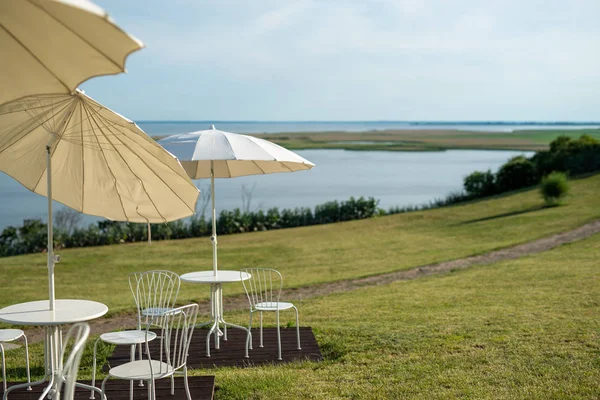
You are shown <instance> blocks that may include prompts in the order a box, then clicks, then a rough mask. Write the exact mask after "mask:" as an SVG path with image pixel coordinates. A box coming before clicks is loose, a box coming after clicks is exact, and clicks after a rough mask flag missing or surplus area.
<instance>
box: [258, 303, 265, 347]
mask: <svg viewBox="0 0 600 400" xmlns="http://www.w3.org/2000/svg"><path fill="white" fill-rule="evenodd" d="M262 322H263V313H262V311H261V312H260V345H259V346H258V347H264V346H263V329H262Z"/></svg>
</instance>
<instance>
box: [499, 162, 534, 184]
mask: <svg viewBox="0 0 600 400" xmlns="http://www.w3.org/2000/svg"><path fill="white" fill-rule="evenodd" d="M496 182H497V185H498V188H499V189H500V190H502V191H505V192H508V191H510V190H517V189H521V188H524V187H527V186H533V185H535V184H536V183H537V182H538V180H537V176H536V170H535V165H534V164H533V162H531V160H529V159H527V158H526V157H524V156H517V157H513V158H511V159H510V160H509V161H508V162H507V163H506V164H504V165H503V166H502V167H500V170H499V171H498V174H497V175H496Z"/></svg>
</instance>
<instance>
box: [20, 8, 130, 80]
mask: <svg viewBox="0 0 600 400" xmlns="http://www.w3.org/2000/svg"><path fill="white" fill-rule="evenodd" d="M27 2H28V3H29V4H31V5H33V6H35V7H37V8H39V9H41V10H43V11H44V12H45V13H46V14H47V15H49V16H50V17H52V19H53V20H55V21H56V22H58V23H59V24H60V25H62V26H63V27H64V28H66V29H67V30H68V31H70V32H71V33H72V34H74V35H75V36H77V37H78V38H79V39H80V40H81V41H82V42H84V43H85V44H87V45H88V46H90V47H91V48H92V49H94V50H95V51H96V52H98V53H99V54H100V55H102V56H103V57H104V58H106V59H107V60H109V61H110V62H111V64H113V65H114V66H115V67H117V68H118V69H119V71H121V72H123V71H124V68H122V67H121V66H120V65H119V64H117V63H116V62H115V61H114V60H113V59H112V58H110V57H109V56H107V55H106V54H105V53H104V52H102V51H101V50H100V49H98V48H97V47H96V46H94V45H93V44H91V43H90V42H89V41H87V40H85V39H84V38H83V37H82V36H81V35H80V34H78V33H77V32H75V31H74V30H73V29H71V27H69V26H68V25H65V24H64V23H63V22H62V21H61V20H59V19H58V18H56V17H55V16H54V15H52V14H51V13H49V12H48V10H46V9H45V8H43V7H40V6H39V5H37V4H34V3H33V2H32V1H31V0H27ZM107 17H108V16H106V13H105V17H104V18H103V19H104V20H105V21H107V22H109V24H110V25H111V26H113V27H115V28H116V26H115V25H114V24H112V23H110V21H108V18H107ZM118 30H119V31H121V32H122V33H125V32H123V31H122V30H121V29H118ZM136 50H138V49H135V50H133V51H136ZM129 54H131V52H129V53H128V54H127V55H126V56H125V59H126V58H127V56H128V55H129ZM94 76H96V75H94ZM89 78H91V77H88V78H86V79H84V80H83V81H81V82H79V83H82V82H84V81H86V80H88V79H89ZM61 83H62V81H61ZM65 86H66V85H65ZM77 86H79V84H77V85H75V87H77ZM67 89H69V88H68V87H67ZM69 90H70V89H69Z"/></svg>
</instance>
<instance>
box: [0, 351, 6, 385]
mask: <svg viewBox="0 0 600 400" xmlns="http://www.w3.org/2000/svg"><path fill="white" fill-rule="evenodd" d="M0 353H2V387H3V388H4V393H6V361H5V360H4V346H3V345H2V343H0Z"/></svg>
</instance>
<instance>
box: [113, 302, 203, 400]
mask: <svg viewBox="0 0 600 400" xmlns="http://www.w3.org/2000/svg"><path fill="white" fill-rule="evenodd" d="M197 317H198V304H189V305H186V306H183V307H178V308H175V309H172V310H170V311H167V312H165V313H164V314H161V315H157V316H154V317H153V318H152V320H151V321H149V322H148V324H147V326H146V331H145V332H146V336H147V337H150V335H151V334H152V333H153V332H152V331H151V329H152V328H154V327H159V334H160V336H161V340H160V348H159V349H158V351H156V350H155V351H154V355H155V357H154V358H153V357H152V353H151V352H150V344H149V341H146V343H145V346H146V354H147V356H148V359H147V360H136V361H130V362H128V363H126V364H123V365H119V366H118V367H114V368H111V369H110V370H109V371H108V375H107V377H106V378H105V379H104V381H102V393H105V386H106V381H107V380H108V379H109V378H117V379H124V380H130V381H133V380H138V379H141V380H144V381H146V382H148V400H156V388H155V380H157V379H162V378H168V377H170V378H171V394H172V395H174V394H175V387H174V385H173V376H174V375H175V374H182V375H183V376H184V384H185V391H186V395H187V398H188V400H192V397H191V394H190V388H189V385H188V379H187V357H188V352H189V347H190V342H191V340H192V335H193V333H194V327H195V326H196V319H197ZM157 352H158V356H157V355H156V353H157ZM103 398H105V394H104V395H103Z"/></svg>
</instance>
